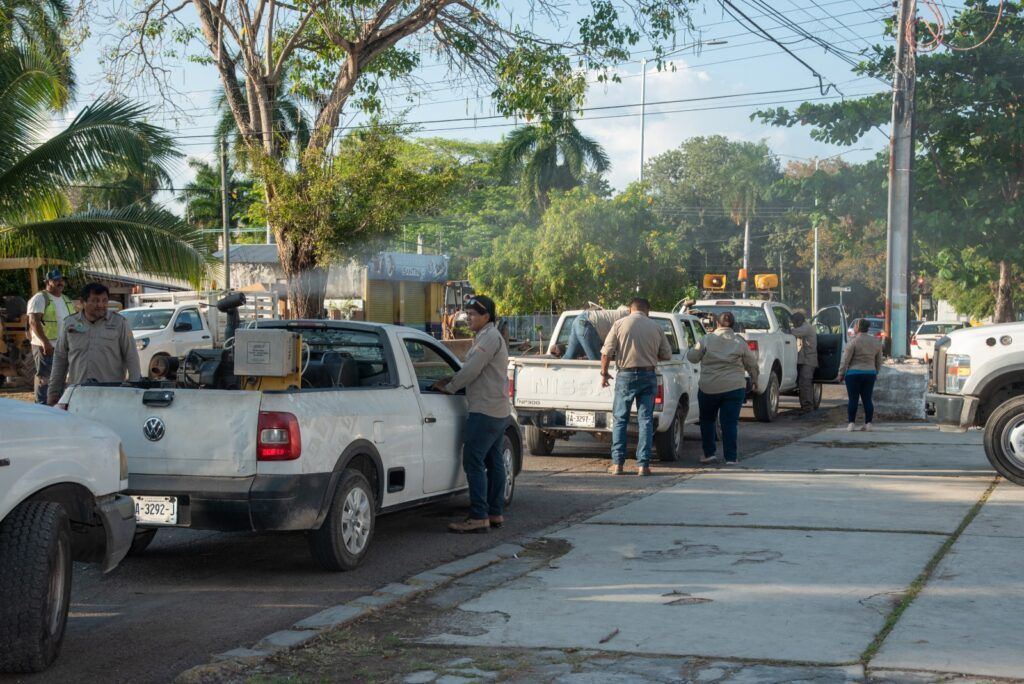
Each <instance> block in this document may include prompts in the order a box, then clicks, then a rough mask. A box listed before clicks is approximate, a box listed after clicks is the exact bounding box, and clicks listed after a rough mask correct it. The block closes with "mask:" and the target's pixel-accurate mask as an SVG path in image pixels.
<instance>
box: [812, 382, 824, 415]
mask: <svg viewBox="0 0 1024 684" xmlns="http://www.w3.org/2000/svg"><path fill="white" fill-rule="evenodd" d="M821 394H822V386H821V383H820V382H816V383H814V390H813V391H812V392H811V397H813V399H812V400H811V401H812V402H813V404H814V410H815V411H817V410H818V409H819V408H821Z"/></svg>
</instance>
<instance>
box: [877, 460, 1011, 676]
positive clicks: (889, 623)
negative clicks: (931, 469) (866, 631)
mask: <svg viewBox="0 0 1024 684" xmlns="http://www.w3.org/2000/svg"><path fill="white" fill-rule="evenodd" d="M998 484H999V478H998V477H997V478H995V479H994V480H993V481H992V484H991V485H989V488H988V489H986V490H985V493H984V494H982V495H981V498H980V499H978V502H977V503H976V504H974V506H972V507H971V510H970V511H968V512H967V515H966V516H964V519H963V520H961V521H960V525H959V526H957V528H956V530H954V532H953V534H951V535H950V537H949V539H947V540H946V541H945V542H944V543H943V544H942V546H940V547H939V549H938V550H937V551H936V552H935V554H934V555H933V556H932V557H931V559H930V560H929V561H928V563H927V565H925V566H924V570H922V571H921V574H919V575H918V576H917V577H916V578H915V579H914V581H913V582H911V584H910V587H909V588H908V589H907V591H906V593H905V594H904V595H903V598H902V599H901V600H900V602H899V603H897V604H896V606H895V607H894V608H893V609H892V611H891V612H890V613H889V615H888V616H887V617H886V618H885V625H884V626H883V627H882V630H881V631H880V632H879V633H878V634H877V635H876V636H875V638H874V640H873V641H872V642H871V643H870V644H868V647H867V648H866V649H864V652H863V653H861V655H860V662H861V664H862V665H864V666H865V667H866V666H867V665H868V664H869V663H870V661H871V659H872V658H874V657H875V656H876V655H877V654H878V651H879V649H881V648H882V644H884V643H885V640H886V639H887V638H888V637H889V634H890V633H891V632H892V630H893V628H895V627H896V624H897V623H898V622H899V621H900V618H901V617H903V613H904V612H905V611H906V610H907V608H909V607H910V604H911V603H913V602H914V599H916V598H917V595H918V594H920V593H921V590H922V589H924V587H925V585H926V584H928V580H930V579H931V577H932V573H933V572H935V568H936V567H938V565H939V563H940V562H941V561H942V559H943V558H945V556H946V554H947V553H949V550H950V549H951V548H953V544H955V543H956V541H957V540H958V539H959V538H960V535H962V534H963V533H964V530H966V529H967V526H968V525H970V524H971V523H972V522H974V519H975V518H976V517H978V513H980V512H981V509H982V507H983V506H984V505H985V502H987V501H988V498H989V497H990V496H992V492H993V491H994V490H995V488H996V485H998Z"/></svg>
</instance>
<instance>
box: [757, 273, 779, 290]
mask: <svg viewBox="0 0 1024 684" xmlns="http://www.w3.org/2000/svg"><path fill="white" fill-rule="evenodd" d="M778 286H779V276H777V275H775V274H774V273H759V274H758V275H756V276H754V287H756V288H757V289H758V290H774V289H775V288H777V287H778Z"/></svg>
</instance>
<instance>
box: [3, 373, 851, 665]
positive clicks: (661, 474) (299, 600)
mask: <svg viewBox="0 0 1024 684" xmlns="http://www.w3.org/2000/svg"><path fill="white" fill-rule="evenodd" d="M840 391H841V390H840V388H835V387H833V388H827V389H826V394H825V401H824V402H823V403H824V406H823V409H825V410H822V411H820V412H819V413H817V414H815V415H813V416H808V417H804V418H798V417H796V416H795V413H794V412H793V411H792V408H793V407H794V406H795V400H793V399H784V400H783V402H784V403H783V413H782V414H781V415H780V417H779V419H778V420H777V421H776V422H775V423H772V424H762V423H757V422H755V421H754V420H753V418H752V415H751V412H750V410H749V409H745V410H744V413H743V418H742V421H743V422H742V425H741V432H740V437H741V454H742V455H743V456H749V455H752V454H754V453H757V452H761V451H765V450H768V449H771V448H775V447H778V446H781V445H784V444H787V443H789V442H792V441H794V440H796V439H799V438H800V437H803V436H805V435H807V434H809V433H811V432H814V431H816V430H819V429H821V428H823V427H825V426H826V425H827V424H828V423H829V422H833V423H835V422H838V421H839V420H840V418H839V414H838V411H837V410H836V409H835V408H834V407H836V406H838V404H839V403H840V401H838V399H839V397H840ZM829 407H831V409H830V408H829ZM686 452H687V457H686V459H685V460H684V461H683V462H681V463H673V464H659V463H657V462H656V463H655V469H654V470H655V475H656V476H655V477H651V478H643V479H640V478H637V477H635V476H633V477H627V476H621V477H612V476H609V475H607V474H606V473H605V468H606V467H607V464H608V461H607V459H608V445H607V444H602V443H600V442H597V441H594V440H592V439H590V438H577V439H575V440H573V441H572V442H569V443H564V442H563V443H559V446H557V447H556V449H555V453H554V454H553V455H552V456H549V457H534V456H528V457H527V458H526V460H525V465H524V470H523V473H522V474H521V475H520V478H519V480H518V483H517V489H516V496H515V502H514V505H513V507H512V508H511V509H510V510H509V512H508V515H509V522H508V523H507V524H506V525H505V527H504V528H503V529H501V530H492V531H491V532H490V533H489V534H487V535H469V536H459V535H452V534H448V533H446V531H445V527H446V525H447V524H448V523H449V522H451V521H454V520H457V519H459V518H461V517H463V516H464V515H465V510H466V503H467V502H466V499H465V497H459V498H455V499H452V500H450V501H448V502H445V503H441V504H435V505H432V506H429V507H426V508H421V509H414V510H411V511H407V512H403V513H398V514H393V515H390V516H386V517H383V518H381V519H380V520H379V521H378V529H377V532H376V537H375V540H374V542H373V543H374V546H373V549H372V551H371V553H370V555H369V557H368V559H367V561H366V563H365V564H364V565H363V566H362V567H360V568H359V569H358V570H356V571H354V572H349V573H328V572H324V571H322V570H321V569H320V568H319V567H318V566H317V565H316V564H315V563H314V562H313V560H312V558H311V557H310V554H309V552H308V549H307V544H306V539H305V537H304V536H303V535H301V534H277V535H271V534H255V533H218V532H204V531H191V530H161V532H160V534H159V535H158V536H157V538H156V540H155V541H154V542H153V544H152V545H151V546H150V548H149V549H148V550H147V551H146V552H145V553H144V554H142V555H140V556H137V557H130V558H128V559H126V560H125V561H124V562H123V563H122V564H121V565H120V567H119V568H117V569H116V570H115V571H114V572H112V573H110V574H109V575H108V576H105V577H104V576H101V575H100V574H99V573H98V571H97V569H96V568H95V567H94V566H88V565H81V564H76V566H75V578H74V587H73V591H72V606H71V614H70V617H69V622H68V631H67V636H66V638H65V641H64V648H63V651H62V653H61V656H60V658H59V659H58V660H57V662H56V663H55V664H54V665H53V666H52V667H51V668H50V669H49V670H48V671H47V672H45V673H42V674H39V675H34V676H28V677H0V682H3V683H4V684H6V683H7V682H33V683H34V682H70V681H75V682H83V681H86V682H93V681H103V682H140V683H141V682H166V681H169V680H170V679H173V678H174V677H175V676H176V675H177V674H178V673H180V672H181V671H183V670H185V669H188V668H189V667H192V666H194V665H197V664H201V663H204V662H207V661H208V660H209V659H210V657H211V656H212V655H214V654H217V653H221V652H224V651H227V650H230V649H232V648H235V647H237V646H241V645H249V644H252V643H254V642H256V641H258V640H259V639H260V638H261V637H262V636H264V635H266V634H268V633H270V632H274V631H276V630H278V629H282V628H286V627H288V626H289V625H291V624H292V623H294V622H295V621H296V620H299V619H301V618H303V617H305V616H307V615H310V614H312V613H315V612H317V611H320V610H322V609H324V608H327V607H330V606H333V605H337V604H340V603H344V602H346V601H350V600H352V599H354V598H357V597H359V596H361V595H364V594H368V593H371V592H373V591H374V590H375V589H377V588H379V587H381V586H382V585H384V584H387V583H389V582H395V581H401V580H402V579H404V578H406V577H409V576H411V575H413V574H416V573H419V572H422V571H425V570H429V569H430V568H432V567H435V566H437V565H439V564H442V563H446V562H448V561H451V560H455V559H458V558H461V557H464V556H466V555H469V554H471V553H475V552H477V551H481V550H483V549H486V548H489V547H492V546H495V545H497V544H500V543H505V542H515V541H517V540H519V539H521V538H523V537H526V536H529V535H530V534H532V533H535V532H537V531H539V530H542V529H544V528H547V527H549V526H551V525H553V524H555V523H558V522H561V521H573V520H576V519H578V518H582V517H586V516H590V515H592V514H593V513H594V512H595V511H598V510H601V509H603V508H606V507H608V506H609V505H611V503H612V502H613V501H615V500H619V501H621V499H622V497H624V496H636V495H638V494H641V493H645V492H647V493H649V492H652V491H654V490H657V489H661V488H664V487H667V486H670V485H672V484H673V483H675V482H677V481H678V479H679V477H680V476H683V475H686V474H689V473H692V472H693V470H694V468H695V467H696V463H697V458H698V455H699V445H698V441H697V433H696V430H695V428H694V427H690V428H689V429H688V431H687V449H686ZM627 465H628V464H627Z"/></svg>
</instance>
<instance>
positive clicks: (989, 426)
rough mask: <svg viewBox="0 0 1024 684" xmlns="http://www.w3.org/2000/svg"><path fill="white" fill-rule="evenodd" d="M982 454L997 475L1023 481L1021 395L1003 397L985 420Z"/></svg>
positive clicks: (1023, 410) (1023, 411)
mask: <svg viewBox="0 0 1024 684" xmlns="http://www.w3.org/2000/svg"><path fill="white" fill-rule="evenodd" d="M985 455H986V456H988V462H989V463H991V464H992V467H993V468H995V469H996V472H998V473H999V474H1000V475H1002V476H1003V477H1005V478H1006V479H1007V480H1009V481H1010V482H1014V483H1016V484H1019V485H1024V397H1015V398H1013V399H1010V400H1009V401H1005V402H1003V403H1002V404H1000V405H999V407H998V408H996V410H995V411H993V412H992V414H991V415H989V417H988V420H987V421H986V422H985Z"/></svg>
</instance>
